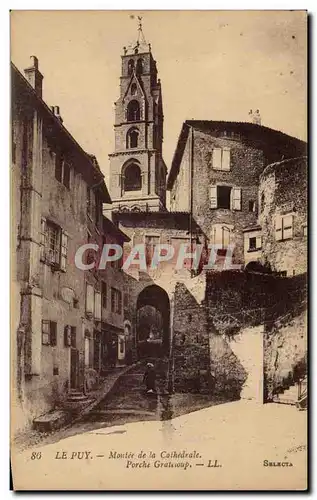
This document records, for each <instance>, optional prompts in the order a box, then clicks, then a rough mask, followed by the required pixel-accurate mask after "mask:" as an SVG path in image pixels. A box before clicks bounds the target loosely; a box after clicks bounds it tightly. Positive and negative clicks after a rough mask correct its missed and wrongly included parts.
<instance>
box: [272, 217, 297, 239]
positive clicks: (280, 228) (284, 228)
mask: <svg viewBox="0 0 317 500" xmlns="http://www.w3.org/2000/svg"><path fill="white" fill-rule="evenodd" d="M275 238H276V240H277V241H281V240H288V239H290V238H293V215H276V219H275Z"/></svg>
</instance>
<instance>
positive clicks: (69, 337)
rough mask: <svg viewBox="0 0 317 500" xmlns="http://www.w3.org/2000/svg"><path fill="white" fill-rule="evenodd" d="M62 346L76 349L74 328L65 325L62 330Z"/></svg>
mask: <svg viewBox="0 0 317 500" xmlns="http://www.w3.org/2000/svg"><path fill="white" fill-rule="evenodd" d="M64 346H65V347H74V348H76V327H75V326H70V325H66V326H65V328H64Z"/></svg>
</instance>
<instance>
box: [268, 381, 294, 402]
mask: <svg viewBox="0 0 317 500" xmlns="http://www.w3.org/2000/svg"><path fill="white" fill-rule="evenodd" d="M273 401H274V403H282V404H286V405H296V403H297V402H298V385H297V384H295V385H292V386H290V387H289V388H288V389H285V391H283V392H282V393H280V394H276V395H275V396H274V397H273Z"/></svg>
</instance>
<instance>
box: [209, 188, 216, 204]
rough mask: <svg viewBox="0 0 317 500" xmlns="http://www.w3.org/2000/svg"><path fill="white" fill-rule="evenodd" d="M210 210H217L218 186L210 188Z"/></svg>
mask: <svg viewBox="0 0 317 500" xmlns="http://www.w3.org/2000/svg"><path fill="white" fill-rule="evenodd" d="M210 208H217V186H211V188H210Z"/></svg>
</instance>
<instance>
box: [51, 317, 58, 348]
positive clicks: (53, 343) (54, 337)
mask: <svg viewBox="0 0 317 500" xmlns="http://www.w3.org/2000/svg"><path fill="white" fill-rule="evenodd" d="M50 344H51V346H56V344H57V323H56V322H55V321H50Z"/></svg>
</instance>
